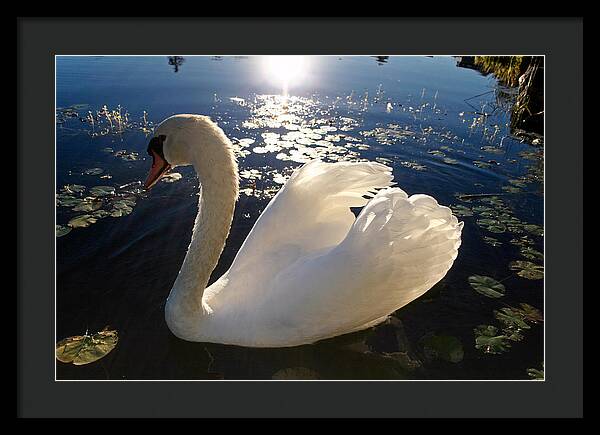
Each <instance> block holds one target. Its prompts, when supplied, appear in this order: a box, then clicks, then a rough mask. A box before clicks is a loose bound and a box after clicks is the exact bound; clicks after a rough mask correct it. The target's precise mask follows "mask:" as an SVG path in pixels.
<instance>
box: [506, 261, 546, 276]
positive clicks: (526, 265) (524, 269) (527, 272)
mask: <svg viewBox="0 0 600 435" xmlns="http://www.w3.org/2000/svg"><path fill="white" fill-rule="evenodd" d="M508 267H509V268H510V270H518V272H517V275H519V276H520V277H521V278H526V279H542V278H543V277H544V266H540V265H539V264H535V263H532V262H531V261H520V260H518V261H512V262H510V264H509V265H508Z"/></svg>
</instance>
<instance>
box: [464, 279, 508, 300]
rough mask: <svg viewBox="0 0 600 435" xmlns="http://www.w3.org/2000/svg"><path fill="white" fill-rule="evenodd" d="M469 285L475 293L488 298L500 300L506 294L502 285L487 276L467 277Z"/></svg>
mask: <svg viewBox="0 0 600 435" xmlns="http://www.w3.org/2000/svg"><path fill="white" fill-rule="evenodd" d="M469 284H470V285H471V287H472V288H473V290H475V291H476V292H477V293H479V294H482V295H484V296H487V297H488V298H494V299H497V298H501V297H502V296H504V293H505V292H506V288H505V287H504V284H502V283H501V282H499V281H496V280H495V279H494V278H492V277H489V276H482V275H472V276H470V277H469Z"/></svg>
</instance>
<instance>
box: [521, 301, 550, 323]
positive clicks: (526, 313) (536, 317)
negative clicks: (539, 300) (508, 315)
mask: <svg viewBox="0 0 600 435" xmlns="http://www.w3.org/2000/svg"><path fill="white" fill-rule="evenodd" d="M519 305H520V306H521V308H520V309H519V310H518V311H519V313H520V314H521V316H523V318H524V319H525V320H527V321H528V322H532V323H540V322H543V321H544V316H543V315H542V312H541V311H540V310H538V309H537V308H535V307H533V306H531V305H529V304H526V303H521V304H519Z"/></svg>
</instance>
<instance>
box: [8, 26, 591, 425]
mask: <svg viewBox="0 0 600 435" xmlns="http://www.w3.org/2000/svg"><path fill="white" fill-rule="evenodd" d="M357 26H359V28H360V31H356V29H357ZM157 28H158V29H160V31H156V29H157ZM507 28H509V29H510V32H507V31H506V29H507ZM73 35H77V37H73ZM415 35H418V37H415ZM17 37H18V45H17V56H18V73H17V80H18V89H17V93H18V103H17V104H18V120H17V127H18V151H17V160H18V180H17V182H18V188H17V209H18V217H17V225H18V233H17V244H18V247H17V258H18V264H17V279H18V286H17V306H18V308H17V314H18V324H17V326H18V339H17V340H18V361H17V371H18V373H17V414H18V415H19V416H21V417H100V416H102V417H579V416H582V414H583V320H582V318H583V237H582V236H583V201H582V196H583V137H582V136H583V20H582V19H579V18H563V19H559V18H554V19H517V18H512V19H491V18H468V19H467V18H453V19H427V18H404V19H400V18H398V19H395V18H386V19H375V18H368V19H357V18H352V19H275V18H269V19H267V18H264V19H259V18H254V19H226V18H218V19H216V18H205V19H190V18H166V19H164V18H163V19H158V18H144V19H134V18H128V19H83V18H80V19H66V18H65V19H58V18H49V19H33V18H32V19H27V18H21V19H18V20H17ZM166 52H169V53H170V52H172V53H174V54H176V53H186V54H219V55H228V54H235V55H239V54H283V53H285V54H345V55H351V54H432V55H436V54H437V55H439V54H452V55H461V54H481V55H483V54H532V55H541V54H543V55H545V56H546V59H545V70H546V101H545V104H546V108H545V116H546V134H545V158H546V163H545V164H546V168H545V248H546V249H545V265H546V266H545V271H546V278H545V286H546V301H545V319H546V321H545V328H546V346H545V352H546V357H545V373H546V380H545V381H543V382H533V381H525V382H516V381H485V382H483V381H481V382H480V381H427V382H402V383H396V382H380V381H368V382H367V381H360V382H359V381H344V382H269V381H253V382H234V381H228V382H206V383H196V382H175V381H162V382H146V381H132V382H110V381H104V382H56V381H54V364H55V360H54V312H55V310H54V287H53V286H54V271H55V270H54V242H55V229H54V222H53V215H54V122H55V120H54V109H55V107H54V56H55V55H57V54H89V55H94V54H156V53H160V54H163V53H166ZM82 398H84V400H82Z"/></svg>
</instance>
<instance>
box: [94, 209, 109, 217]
mask: <svg viewBox="0 0 600 435" xmlns="http://www.w3.org/2000/svg"><path fill="white" fill-rule="evenodd" d="M109 215H110V213H109V212H107V211H106V210H97V211H95V212H94V213H92V216H93V217H95V218H96V219H102V218H105V217H106V216H109Z"/></svg>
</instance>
